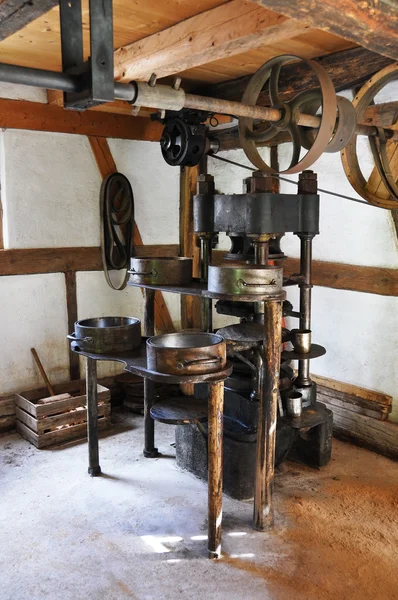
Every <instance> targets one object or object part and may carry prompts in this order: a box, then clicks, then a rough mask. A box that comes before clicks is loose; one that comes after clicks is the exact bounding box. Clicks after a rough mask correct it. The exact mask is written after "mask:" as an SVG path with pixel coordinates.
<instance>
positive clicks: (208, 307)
mask: <svg viewBox="0 0 398 600" xmlns="http://www.w3.org/2000/svg"><path fill="white" fill-rule="evenodd" d="M212 238H213V236H212V235H204V236H201V237H200V280H201V281H202V282H203V283H207V280H208V276H209V264H210V263H211V254H212ZM200 307H201V326H202V329H203V331H209V332H211V331H212V330H213V311H212V307H213V303H212V300H211V298H202V299H201V302H200Z"/></svg>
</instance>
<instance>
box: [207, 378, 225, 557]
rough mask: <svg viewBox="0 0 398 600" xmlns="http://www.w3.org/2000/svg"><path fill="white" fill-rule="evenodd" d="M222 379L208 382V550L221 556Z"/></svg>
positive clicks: (216, 555) (211, 554)
mask: <svg viewBox="0 0 398 600" xmlns="http://www.w3.org/2000/svg"><path fill="white" fill-rule="evenodd" d="M223 408H224V381H218V382H217V383H210V384H209V434H208V494H209V497H208V528H209V531H208V550H209V558H219V557H220V556H221V522H222V466H223Z"/></svg>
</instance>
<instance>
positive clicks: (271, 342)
mask: <svg viewBox="0 0 398 600" xmlns="http://www.w3.org/2000/svg"><path fill="white" fill-rule="evenodd" d="M281 340H282V302H278V301H277V302H264V361H263V368H262V369H261V376H260V377H261V379H260V385H259V388H260V405H259V411H258V426H257V451H256V474H255V481H254V505H253V527H254V528H255V529H258V530H260V531H261V530H264V529H266V528H267V527H271V526H272V525H273V522H274V509H273V501H272V493H273V483H274V471H275V444H276V419H277V411H278V394H279V369H280V347H281Z"/></svg>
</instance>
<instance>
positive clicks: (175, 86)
mask: <svg viewBox="0 0 398 600" xmlns="http://www.w3.org/2000/svg"><path fill="white" fill-rule="evenodd" d="M181 81H182V80H181V77H176V78H175V79H174V83H173V89H175V90H179V89H180V85H181Z"/></svg>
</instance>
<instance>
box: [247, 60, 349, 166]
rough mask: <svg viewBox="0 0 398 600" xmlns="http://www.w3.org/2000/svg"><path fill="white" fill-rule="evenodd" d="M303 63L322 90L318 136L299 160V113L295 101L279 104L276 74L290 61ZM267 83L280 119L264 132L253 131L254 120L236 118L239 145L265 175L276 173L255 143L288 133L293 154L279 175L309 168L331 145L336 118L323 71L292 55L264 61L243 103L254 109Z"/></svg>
mask: <svg viewBox="0 0 398 600" xmlns="http://www.w3.org/2000/svg"><path fill="white" fill-rule="evenodd" d="M296 60H302V61H303V62H304V63H305V64H306V65H307V66H308V67H310V68H311V69H312V70H313V71H314V72H315V75H316V77H317V79H318V81H319V86H320V89H321V104H322V115H321V122H320V126H319V129H318V132H317V135H316V137H315V139H314V141H313V143H312V144H311V147H310V148H309V149H308V152H307V153H306V154H305V155H304V157H303V158H302V159H301V160H300V153H301V148H302V145H301V138H300V130H299V122H298V121H299V116H300V112H299V110H298V107H297V102H296V104H295V98H293V100H291V101H289V102H282V100H281V99H280V96H279V74H280V70H281V68H282V67H283V66H284V65H285V64H287V63H290V62H292V61H296ZM267 82H268V87H269V97H270V100H271V107H272V108H277V109H279V110H280V111H281V114H282V116H281V119H280V120H279V121H277V122H268V123H267V124H268V128H267V129H266V130H265V131H261V132H256V131H255V130H254V120H253V119H252V118H250V117H240V118H239V139H240V144H241V146H242V148H243V150H244V152H245V154H246V156H247V158H248V159H249V160H250V161H251V162H252V163H253V165H255V166H256V167H257V169H259V170H260V171H265V172H267V173H276V172H278V171H276V170H275V169H273V168H272V167H271V166H269V165H268V164H267V163H266V162H265V161H264V160H263V159H262V157H261V156H260V154H259V151H258V148H257V145H256V143H261V142H264V141H267V140H271V139H272V138H273V137H274V136H275V135H277V133H278V132H279V131H288V132H289V135H290V137H291V141H292V142H293V154H292V159H291V162H290V165H289V167H288V168H287V169H286V170H284V171H279V172H280V173H286V174H292V173H299V172H301V171H303V170H305V169H308V168H309V167H310V166H311V165H312V164H313V163H314V162H315V161H316V160H317V159H318V158H319V157H320V156H321V154H322V153H323V152H324V150H325V148H326V147H327V145H328V143H329V142H330V140H331V138H332V136H333V132H334V128H335V123H336V117H337V100H336V93H335V89H334V85H333V83H332V81H331V79H330V77H329V75H328V74H327V72H326V71H325V69H324V68H323V67H322V66H321V65H320V64H319V63H316V62H314V61H313V60H306V59H303V58H300V57H299V56H295V55H293V54H284V55H282V56H277V57H275V58H273V59H271V60H269V61H268V62H266V63H265V64H264V65H263V66H262V67H260V69H259V70H258V71H257V72H256V73H255V74H254V75H253V77H252V78H251V79H250V81H249V83H248V85H247V87H246V90H245V92H244V94H243V96H242V100H241V102H242V104H248V105H250V106H255V105H256V102H257V100H258V97H259V95H260V92H261V90H262V89H263V87H264V86H265V84H266V83H267Z"/></svg>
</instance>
